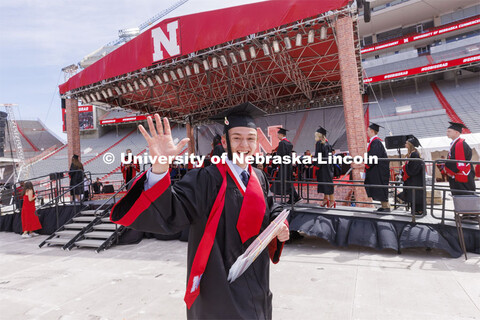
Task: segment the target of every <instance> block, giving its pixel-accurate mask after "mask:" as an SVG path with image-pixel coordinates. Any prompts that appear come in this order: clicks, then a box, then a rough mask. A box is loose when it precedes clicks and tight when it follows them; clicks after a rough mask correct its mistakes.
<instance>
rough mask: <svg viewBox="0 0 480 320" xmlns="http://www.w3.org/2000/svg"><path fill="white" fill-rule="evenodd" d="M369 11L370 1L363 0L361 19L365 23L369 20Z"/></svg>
mask: <svg viewBox="0 0 480 320" xmlns="http://www.w3.org/2000/svg"><path fill="white" fill-rule="evenodd" d="M370 18H371V13H370V2H368V1H365V2H364V4H363V21H365V23H368V22H370Z"/></svg>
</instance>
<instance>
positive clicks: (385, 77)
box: [363, 54, 480, 83]
mask: <svg viewBox="0 0 480 320" xmlns="http://www.w3.org/2000/svg"><path fill="white" fill-rule="evenodd" d="M477 61H480V54H477V55H474V56H470V57H465V58H459V59H454V60H448V61H442V62H440V63H435V64H429V65H426V66H423V67H418V68H413V69H408V70H402V71H396V72H393V73H388V74H382V75H378V76H374V77H370V78H365V79H363V83H372V82H379V81H385V80H391V79H396V78H403V77H408V76H412V75H415V74H420V73H426V72H430V71H434V70H439V69H445V68H450V67H455V66H460V65H462V64H469V63H472V62H477Z"/></svg>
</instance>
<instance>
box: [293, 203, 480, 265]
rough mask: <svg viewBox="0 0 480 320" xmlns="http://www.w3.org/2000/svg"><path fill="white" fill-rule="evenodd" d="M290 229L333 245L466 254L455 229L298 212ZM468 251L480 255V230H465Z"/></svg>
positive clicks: (436, 225)
mask: <svg viewBox="0 0 480 320" xmlns="http://www.w3.org/2000/svg"><path fill="white" fill-rule="evenodd" d="M290 230H296V231H301V232H304V233H306V234H307V235H309V236H315V237H319V238H322V239H325V240H327V241H328V242H330V243H331V244H333V245H336V246H341V247H347V246H349V245H358V246H363V247H369V248H374V249H393V250H397V251H400V250H401V249H405V248H435V249H441V250H444V251H446V252H448V253H449V254H450V255H451V256H452V257H454V258H458V257H460V256H461V255H462V254H463V252H462V250H461V248H460V245H459V243H458V234H457V229H456V228H455V226H449V225H441V224H420V223H409V222H402V221H385V220H380V219H374V218H361V217H349V216H339V215H327V214H317V213H304V212H302V213H299V212H296V213H294V216H293V219H292V221H291V223H290ZM463 233H464V236H465V244H466V248H467V251H468V252H473V253H477V254H480V230H473V229H467V228H464V229H463Z"/></svg>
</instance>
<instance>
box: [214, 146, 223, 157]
mask: <svg viewBox="0 0 480 320" xmlns="http://www.w3.org/2000/svg"><path fill="white" fill-rule="evenodd" d="M224 152H225V149H223V146H222V144H221V143H218V144H217V145H216V146H215V147H213V151H212V156H219V157H221V156H222V154H223V153H224Z"/></svg>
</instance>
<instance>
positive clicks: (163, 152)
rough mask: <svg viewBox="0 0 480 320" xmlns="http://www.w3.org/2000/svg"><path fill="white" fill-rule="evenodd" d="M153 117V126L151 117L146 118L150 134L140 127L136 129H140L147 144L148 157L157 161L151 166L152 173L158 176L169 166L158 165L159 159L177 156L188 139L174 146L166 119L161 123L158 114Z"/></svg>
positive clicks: (166, 164)
mask: <svg viewBox="0 0 480 320" xmlns="http://www.w3.org/2000/svg"><path fill="white" fill-rule="evenodd" d="M154 117H155V124H153V120H152V117H150V116H148V117H147V123H148V128H149V131H150V133H148V132H147V130H146V129H145V128H144V127H143V126H142V125H139V126H138V129H140V132H141V133H142V135H143V137H144V138H145V140H146V141H147V143H148V150H149V153H150V156H151V157H152V159H157V161H155V163H153V164H152V172H153V173H157V174H158V173H164V172H166V171H167V170H168V166H169V164H168V163H165V164H161V163H159V162H158V159H159V157H160V156H166V157H167V158H168V157H169V156H176V155H178V154H179V153H180V151H182V149H183V147H184V146H185V145H186V144H187V143H188V141H189V140H190V139H188V138H185V139H182V141H180V142H179V143H178V144H177V145H175V143H174V142H173V139H172V131H171V130H170V122H169V121H168V119H167V118H163V121H162V120H161V119H160V116H159V115H158V114H155V115H154ZM162 123H163V124H162Z"/></svg>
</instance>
